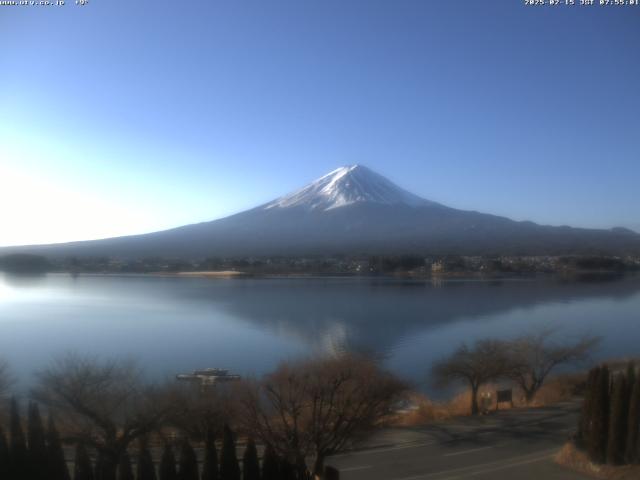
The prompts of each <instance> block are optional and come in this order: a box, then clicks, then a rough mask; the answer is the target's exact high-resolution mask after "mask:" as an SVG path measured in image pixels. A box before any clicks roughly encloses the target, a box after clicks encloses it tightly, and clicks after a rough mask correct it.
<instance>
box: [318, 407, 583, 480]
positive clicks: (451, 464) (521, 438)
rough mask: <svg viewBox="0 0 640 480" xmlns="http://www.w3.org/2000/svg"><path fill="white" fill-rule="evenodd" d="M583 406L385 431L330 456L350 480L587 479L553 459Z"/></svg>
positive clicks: (527, 410) (344, 477)
mask: <svg viewBox="0 0 640 480" xmlns="http://www.w3.org/2000/svg"><path fill="white" fill-rule="evenodd" d="M578 410H579V404H578V403H575V402H567V403H564V404H560V405H557V406H554V407H549V408H544V409H516V410H505V411H503V412H498V413H495V414H493V415H490V416H484V417H478V418H469V419H464V420H462V421H460V420H456V421H455V422H447V423H441V424H437V425H430V426H425V427H418V428H398V429H389V430H385V431H383V432H380V434H379V435H376V436H375V437H374V438H373V439H371V441H369V442H368V444H367V445H366V446H365V447H364V448H363V449H362V450H358V451H353V452H350V453H347V454H343V455H337V456H334V457H332V458H330V459H329V460H328V461H327V464H329V465H333V466H335V467H337V468H339V469H340V472H341V476H340V478H341V479H344V480H365V479H366V480H423V479H424V480H453V479H462V478H474V479H479V480H485V479H486V480H489V479H491V480H500V479H510V480H511V479H513V480H529V479H531V480H534V479H535V480H538V479H543V480H556V479H563V480H565V479H566V480H574V479H575V480H582V479H586V478H587V477H585V476H583V475H580V474H577V473H575V472H572V471H569V470H566V469H564V468H563V467H560V466H558V465H556V464H555V463H554V462H553V459H552V456H553V455H554V454H555V453H556V452H557V451H558V449H559V447H560V446H561V445H562V444H563V443H564V442H565V441H566V440H567V438H568V436H569V435H570V434H571V432H572V431H573V430H574V428H575V425H576V421H577V417H578Z"/></svg>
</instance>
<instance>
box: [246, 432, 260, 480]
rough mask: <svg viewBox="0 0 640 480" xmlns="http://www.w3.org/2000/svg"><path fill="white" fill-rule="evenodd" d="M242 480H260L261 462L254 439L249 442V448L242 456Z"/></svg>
mask: <svg viewBox="0 0 640 480" xmlns="http://www.w3.org/2000/svg"><path fill="white" fill-rule="evenodd" d="M242 480H260V461H259V460H258V450H257V449H256V443H255V442H254V441H253V438H249V440H248V441H247V447H246V448H245V449H244V455H243V456H242Z"/></svg>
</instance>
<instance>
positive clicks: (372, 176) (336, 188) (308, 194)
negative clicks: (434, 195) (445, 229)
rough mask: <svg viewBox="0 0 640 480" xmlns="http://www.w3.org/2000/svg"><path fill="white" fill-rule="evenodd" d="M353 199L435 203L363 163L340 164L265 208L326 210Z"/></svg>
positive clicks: (366, 201)
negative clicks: (405, 188)
mask: <svg viewBox="0 0 640 480" xmlns="http://www.w3.org/2000/svg"><path fill="white" fill-rule="evenodd" d="M354 203H376V204H382V205H407V206H411V207H417V206H424V205H433V202H430V201H429V200H425V199H423V198H420V197H418V196H417V195H414V194H412V193H410V192H407V191H406V190H403V189H402V188H400V187H398V186H397V185H395V184H394V183H393V182H391V181H389V180H387V179H386V178H385V177H383V176H382V175H379V174H377V173H375V172H374V171H372V170H370V169H369V168H367V167H364V166H362V165H350V166H345V167H340V168H337V169H336V170H333V171H332V172H329V173H328V174H326V175H324V176H323V177H320V178H319V179H317V180H315V181H314V182H311V183H310V184H309V185H307V186H306V187H304V188H301V189H300V190H297V191H295V192H293V193H291V194H289V195H285V196H284V197H280V198H278V199H276V200H274V201H273V202H270V203H268V204H266V205H264V207H263V208H264V209H273V208H291V207H302V208H306V209H309V210H320V211H326V210H331V209H334V208H339V207H344V206H347V205H351V204H354Z"/></svg>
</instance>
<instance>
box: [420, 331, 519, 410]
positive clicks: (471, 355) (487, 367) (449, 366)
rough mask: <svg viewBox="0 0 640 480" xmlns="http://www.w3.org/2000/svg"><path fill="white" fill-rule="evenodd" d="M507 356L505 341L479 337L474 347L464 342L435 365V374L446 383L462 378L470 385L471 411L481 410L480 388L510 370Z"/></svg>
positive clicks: (437, 378)
mask: <svg viewBox="0 0 640 480" xmlns="http://www.w3.org/2000/svg"><path fill="white" fill-rule="evenodd" d="M507 367H508V356H507V349H506V345H505V343H504V342H502V341H499V340H490V339H486V340H479V341H477V342H476V343H475V344H474V345H473V347H469V346H467V345H466V344H463V345H461V346H460V347H459V348H458V349H457V350H456V351H455V352H454V353H453V354H452V355H451V356H449V357H448V358H445V359H443V360H441V361H439V362H436V363H435V364H434V365H433V367H432V375H433V376H434V378H435V380H436V382H437V383H438V384H439V385H442V386H446V385H448V384H450V383H451V382H454V381H462V382H466V383H468V384H469V387H470V388H471V414H472V415H477V414H478V413H479V412H480V408H479V407H478V390H479V389H480V387H481V386H482V385H483V384H485V383H487V382H490V381H492V380H495V379H497V378H499V377H501V376H503V375H504V374H505V373H506V372H507Z"/></svg>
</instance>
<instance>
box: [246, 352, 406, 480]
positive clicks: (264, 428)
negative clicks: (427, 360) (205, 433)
mask: <svg viewBox="0 0 640 480" xmlns="http://www.w3.org/2000/svg"><path fill="white" fill-rule="evenodd" d="M404 391H405V386H404V384H403V383H402V382H400V381H399V380H398V379H396V378H395V377H393V376H392V375H391V374H390V373H388V372H386V371H383V370H382V369H381V368H380V367H379V366H378V364H377V363H376V362H374V361H372V360H370V359H368V358H365V357H360V356H355V355H350V354H343V355H341V356H338V357H331V358H324V359H316V360H309V361H306V362H302V363H298V364H288V363H285V364H282V365H281V366H280V367H279V368H278V369H277V370H276V371H275V372H274V373H272V374H270V375H268V376H267V377H266V378H265V379H264V380H263V381H262V382H255V383H253V384H247V385H245V391H244V392H243V395H242V397H241V398H242V405H243V407H244V411H243V417H242V418H243V419H244V423H245V425H244V426H245V427H246V428H247V430H249V431H251V432H254V434H255V435H256V436H258V437H259V438H260V439H261V440H262V441H263V442H264V443H265V444H267V445H270V446H272V448H274V449H275V450H276V452H277V453H278V454H279V455H280V456H282V457H284V458H285V459H286V460H287V461H289V462H290V463H292V464H294V465H295V466H296V469H297V471H298V475H299V476H300V478H305V477H304V476H305V475H307V473H306V472H307V466H306V459H307V458H311V459H312V462H313V473H314V474H315V475H318V476H319V475H321V474H322V470H323V468H324V462H325V459H326V457H327V456H329V455H332V454H335V453H337V452H340V451H343V450H344V449H346V448H347V447H349V446H350V445H352V444H353V443H354V442H356V441H358V440H360V439H361V438H362V437H363V436H364V435H366V434H367V433H368V432H370V431H371V429H373V428H375V427H376V426H377V425H379V424H380V423H381V422H382V421H383V420H384V419H385V417H386V416H387V415H388V414H389V413H390V411H391V407H392V405H393V404H394V403H395V402H396V401H397V400H398V399H399V398H400V396H401V394H402V393H403V392H404Z"/></svg>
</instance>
